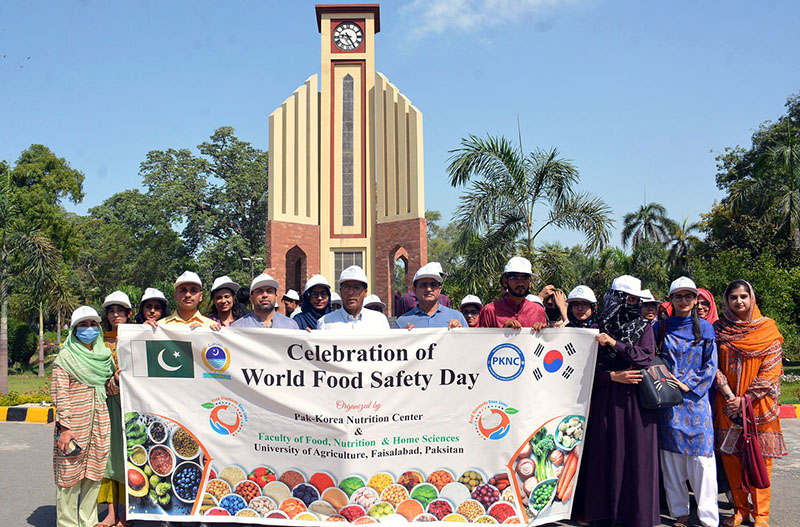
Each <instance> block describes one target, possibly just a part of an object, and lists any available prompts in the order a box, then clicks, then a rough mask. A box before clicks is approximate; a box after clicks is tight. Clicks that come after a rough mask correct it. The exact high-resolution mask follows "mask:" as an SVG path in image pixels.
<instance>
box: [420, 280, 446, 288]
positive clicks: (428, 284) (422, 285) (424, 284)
mask: <svg viewBox="0 0 800 527" xmlns="http://www.w3.org/2000/svg"><path fill="white" fill-rule="evenodd" d="M417 287H419V288H421V289H423V290H424V289H429V288H430V289H439V288H440V287H441V285H440V284H439V282H435V281H430V282H417Z"/></svg>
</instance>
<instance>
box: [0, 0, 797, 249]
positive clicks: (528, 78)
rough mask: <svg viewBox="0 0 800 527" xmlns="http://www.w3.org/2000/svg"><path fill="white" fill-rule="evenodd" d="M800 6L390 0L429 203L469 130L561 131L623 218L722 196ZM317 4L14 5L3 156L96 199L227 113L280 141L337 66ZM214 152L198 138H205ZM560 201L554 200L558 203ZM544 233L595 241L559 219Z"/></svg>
mask: <svg viewBox="0 0 800 527" xmlns="http://www.w3.org/2000/svg"><path fill="white" fill-rule="evenodd" d="M797 14H798V11H797V3H796V2H794V1H792V0H785V1H777V0H776V1H761V2H750V1H739V0H736V1H726V2H696V1H684V0H675V1H670V2H641V1H637V0H449V1H447V0H414V1H389V2H384V3H383V4H381V14H380V16H381V32H380V33H379V34H378V35H377V37H376V52H375V53H376V57H375V61H376V69H377V70H378V71H380V72H381V73H383V74H385V75H386V76H387V77H388V78H389V80H390V81H391V82H392V83H393V84H395V85H396V86H397V87H398V88H399V89H400V91H401V92H403V93H404V94H405V95H406V96H407V97H408V98H409V99H410V100H411V102H412V103H413V104H414V105H415V106H416V107H417V108H419V109H420V110H421V111H422V113H423V115H424V142H425V154H424V155H425V192H426V197H427V200H426V205H427V208H428V209H435V210H439V211H440V212H441V213H442V215H443V218H444V220H445V221H447V220H449V219H450V217H451V215H452V214H453V212H454V211H455V209H456V207H457V206H458V194H459V192H458V191H453V190H452V189H451V187H450V186H449V184H448V182H447V176H446V168H447V164H448V158H449V157H450V155H451V154H450V153H449V151H450V150H453V149H455V148H457V147H458V146H459V143H460V141H461V138H463V137H466V136H468V135H470V134H475V135H478V136H486V135H504V136H506V137H508V138H510V139H512V140H514V141H517V138H518V137H519V133H518V129H517V123H518V122H519V123H520V130H521V134H522V143H523V149H524V150H525V151H526V152H530V151H532V150H534V149H535V148H542V149H550V148H553V147H556V148H558V150H559V151H560V152H561V155H562V156H563V157H564V158H567V159H570V160H572V162H573V163H574V164H575V165H576V166H577V168H578V170H579V171H580V175H581V183H580V187H579V190H581V191H587V192H590V193H592V194H594V195H596V196H599V197H600V198H602V199H603V200H604V201H605V202H606V203H607V204H608V205H609V206H610V207H611V208H612V210H613V211H614V218H615V220H616V224H615V231H614V234H613V235H612V240H611V241H612V243H613V244H619V243H620V241H619V234H618V232H619V230H620V229H621V223H622V217H623V216H624V215H625V214H626V213H628V212H632V211H634V210H636V209H638V207H639V206H641V205H642V204H643V203H645V202H651V201H656V202H659V203H662V204H663V205H665V206H666V208H667V210H668V213H669V215H670V216H671V217H672V218H674V219H676V220H678V221H682V220H683V219H684V218H688V219H689V220H690V221H696V220H698V219H699V217H700V216H699V215H700V213H703V212H708V211H709V210H710V209H711V206H712V205H713V203H714V201H715V200H719V199H720V198H722V197H723V194H722V193H721V192H720V191H719V190H718V189H717V188H716V186H715V183H714V175H715V173H716V162H715V157H716V156H717V155H718V154H719V153H721V152H722V151H723V150H724V149H725V148H726V147H732V146H736V145H743V146H747V145H749V144H750V136H751V135H752V133H753V132H754V131H755V129H756V128H757V127H758V125H759V124H760V123H762V122H764V121H766V120H775V119H777V118H778V117H779V116H780V115H781V114H782V113H783V112H784V110H785V108H784V104H785V102H786V99H787V98H788V97H789V96H790V95H792V94H793V93H797V92H800V68H798V67H797V57H796V52H797V50H798V49H800V32H799V31H797V24H796V22H797ZM319 38H320V37H319V33H318V31H317V26H316V18H315V13H314V2H307V1H302V0H295V1H281V2H279V1H266V0H264V1H233V0H231V1H227V2H219V1H213V2H212V1H208V0H192V1H179V0H171V1H169V2H163V1H146V0H145V1H137V2H99V1H91V0H84V1H71V0H60V1H22V0H10V1H5V2H2V3H0V158H2V159H5V160H9V159H10V160H11V162H12V164H13V162H14V161H15V160H16V158H17V157H18V156H19V154H20V152H22V151H23V150H24V149H26V148H27V147H29V146H30V145H31V144H34V143H41V144H44V145H47V146H48V147H49V148H50V149H51V150H53V151H54V152H55V153H56V154H57V155H58V156H59V157H64V158H66V159H67V160H68V162H69V163H70V165H71V166H72V167H74V168H76V169H78V170H80V171H81V172H83V173H84V175H85V176H86V179H85V182H84V191H85V198H84V200H83V201H82V202H81V203H79V204H72V203H69V202H66V203H64V205H65V207H66V208H67V210H69V211H72V212H76V213H78V214H86V213H87V211H88V209H89V208H91V207H93V206H96V205H99V204H101V203H102V202H103V201H104V200H105V199H107V198H108V197H110V196H111V195H113V194H114V193H116V192H120V191H122V190H125V189H129V188H137V187H140V184H141V178H140V176H139V174H138V171H139V164H140V163H141V162H142V161H143V160H144V159H145V156H146V154H147V152H148V151H150V150H165V149H167V148H192V149H196V146H197V145H198V144H200V143H201V142H203V141H205V140H207V139H208V137H209V136H210V135H211V134H212V133H213V131H214V130H215V129H216V128H218V127H219V126H223V125H230V126H233V127H234V128H235V130H236V134H237V136H238V137H239V138H240V139H243V140H246V141H249V142H251V143H252V144H253V145H254V146H256V147H257V148H261V149H263V150H266V149H267V148H268V144H269V123H268V116H269V114H270V113H271V112H272V111H273V110H274V109H275V108H276V107H278V106H279V105H280V104H281V102H282V101H283V100H284V99H285V98H286V97H288V96H289V95H291V93H292V92H293V91H294V90H295V89H296V88H297V87H298V86H300V85H301V84H302V83H303V82H304V81H305V79H306V78H308V77H309V76H310V75H313V74H315V73H318V72H319V69H320V57H319V53H320V41H319ZM195 151H196V150H195ZM541 218H542V216H540V219H541ZM540 240H541V241H560V242H562V243H565V244H573V243H580V242H581V241H582V236H581V235H580V234H577V233H574V232H565V231H558V230H552V229H548V230H546V231H544V232H543V234H542V237H541V238H540Z"/></svg>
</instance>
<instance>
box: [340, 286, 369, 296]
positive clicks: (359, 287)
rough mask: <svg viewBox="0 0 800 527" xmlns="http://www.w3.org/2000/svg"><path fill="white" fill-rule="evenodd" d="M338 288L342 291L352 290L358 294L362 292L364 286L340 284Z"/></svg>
mask: <svg viewBox="0 0 800 527" xmlns="http://www.w3.org/2000/svg"><path fill="white" fill-rule="evenodd" d="M339 288H340V289H341V290H342V292H343V293H346V292H349V291H352V292H353V293H356V294H359V293H363V292H364V290H365V289H366V286H364V285H363V284H342V285H341V286H340V287H339Z"/></svg>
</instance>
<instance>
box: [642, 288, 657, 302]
mask: <svg viewBox="0 0 800 527" xmlns="http://www.w3.org/2000/svg"><path fill="white" fill-rule="evenodd" d="M642 295H643V296H642V303H643V304H660V303H661V302H659V301H658V300H656V297H654V296H653V292H652V291H650V290H649V289H643V290H642Z"/></svg>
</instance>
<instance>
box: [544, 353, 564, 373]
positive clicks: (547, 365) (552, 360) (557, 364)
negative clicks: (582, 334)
mask: <svg viewBox="0 0 800 527" xmlns="http://www.w3.org/2000/svg"><path fill="white" fill-rule="evenodd" d="M563 364H564V356H563V355H561V352H560V351H558V350H550V351H548V352H547V353H545V354H544V369H545V370H547V372H548V373H555V372H557V371H558V370H560V369H561V366H562V365H563Z"/></svg>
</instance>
